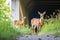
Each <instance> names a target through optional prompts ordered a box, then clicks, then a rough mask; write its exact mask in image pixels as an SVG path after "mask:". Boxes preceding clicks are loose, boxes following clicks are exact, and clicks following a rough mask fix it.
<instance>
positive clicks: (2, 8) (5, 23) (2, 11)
mask: <svg viewBox="0 0 60 40" xmlns="http://www.w3.org/2000/svg"><path fill="white" fill-rule="evenodd" d="M17 35H20V32H17V31H16V30H14V29H13V25H12V22H11V15H10V6H9V5H6V4H5V0H0V38H9V37H16V36H17Z"/></svg>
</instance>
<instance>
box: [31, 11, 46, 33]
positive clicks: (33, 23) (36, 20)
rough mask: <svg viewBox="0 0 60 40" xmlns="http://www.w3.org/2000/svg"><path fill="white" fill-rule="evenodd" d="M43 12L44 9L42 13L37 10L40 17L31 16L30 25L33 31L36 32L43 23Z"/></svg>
mask: <svg viewBox="0 0 60 40" xmlns="http://www.w3.org/2000/svg"><path fill="white" fill-rule="evenodd" d="M45 13H46V12H45V11H44V12H43V13H41V12H39V11H38V14H39V15H40V18H32V19H31V26H32V29H33V30H34V32H38V31H39V30H40V28H41V27H42V25H43V23H44V15H45Z"/></svg>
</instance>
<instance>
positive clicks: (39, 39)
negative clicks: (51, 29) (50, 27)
mask: <svg viewBox="0 0 60 40" xmlns="http://www.w3.org/2000/svg"><path fill="white" fill-rule="evenodd" d="M17 40H60V36H53V35H47V34H43V35H24V36H22V37H18V38H17Z"/></svg>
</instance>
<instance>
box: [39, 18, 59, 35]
mask: <svg viewBox="0 0 60 40" xmlns="http://www.w3.org/2000/svg"><path fill="white" fill-rule="evenodd" d="M47 21H48V23H45V24H44V25H43V26H42V29H41V31H40V32H39V33H53V34H58V35H59V34H60V19H57V18H50V19H48V20H47Z"/></svg>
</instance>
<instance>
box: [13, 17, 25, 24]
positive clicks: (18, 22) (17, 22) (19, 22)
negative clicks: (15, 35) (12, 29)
mask: <svg viewBox="0 0 60 40" xmlns="http://www.w3.org/2000/svg"><path fill="white" fill-rule="evenodd" d="M25 19H26V17H23V18H22V20H14V25H23V24H24V21H25Z"/></svg>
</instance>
